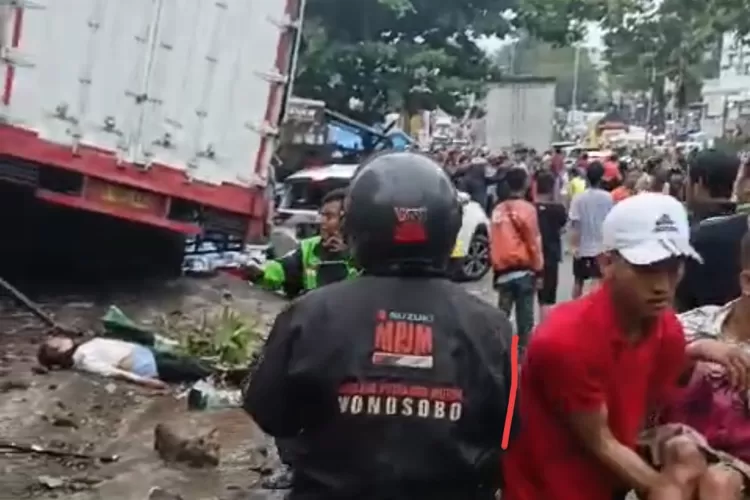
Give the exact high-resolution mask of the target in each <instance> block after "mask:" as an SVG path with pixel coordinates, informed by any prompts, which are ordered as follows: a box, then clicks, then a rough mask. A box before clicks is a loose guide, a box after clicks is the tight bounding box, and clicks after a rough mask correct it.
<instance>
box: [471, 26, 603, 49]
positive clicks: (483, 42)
mask: <svg viewBox="0 0 750 500" xmlns="http://www.w3.org/2000/svg"><path fill="white" fill-rule="evenodd" d="M602 36H603V33H602V29H601V28H600V27H599V25H598V24H597V23H590V25H589V27H588V34H587V36H586V38H585V40H584V41H583V44H584V46H586V47H590V48H592V49H597V50H601V49H602V48H604V44H603V42H602ZM506 43H509V40H508V39H507V38H505V39H503V38H497V37H492V38H484V39H480V40H479V41H477V44H478V45H479V46H480V47H482V48H483V49H484V50H486V51H487V52H493V51H495V50H496V49H497V48H498V47H502V46H503V45H505V44H506Z"/></svg>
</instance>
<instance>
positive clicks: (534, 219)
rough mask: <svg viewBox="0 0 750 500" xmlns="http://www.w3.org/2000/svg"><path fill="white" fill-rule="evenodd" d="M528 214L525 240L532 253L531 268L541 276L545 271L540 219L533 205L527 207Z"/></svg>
mask: <svg viewBox="0 0 750 500" xmlns="http://www.w3.org/2000/svg"><path fill="white" fill-rule="evenodd" d="M527 209H528V210H527V214H526V217H524V229H525V230H524V235H523V237H524V239H525V240H526V245H527V247H528V248H529V251H530V252H531V255H530V257H531V268H532V269H533V270H534V271H535V272H536V273H537V274H540V273H541V272H542V270H543V269H544V253H543V251H542V235H541V233H540V232H539V217H538V214H537V211H536V208H534V206H533V205H531V204H529V205H528V206H527Z"/></svg>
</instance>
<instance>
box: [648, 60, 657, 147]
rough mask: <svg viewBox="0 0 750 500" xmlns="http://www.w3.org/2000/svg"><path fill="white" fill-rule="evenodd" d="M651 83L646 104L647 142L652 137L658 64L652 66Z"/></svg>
mask: <svg viewBox="0 0 750 500" xmlns="http://www.w3.org/2000/svg"><path fill="white" fill-rule="evenodd" d="M649 81H650V85H649V89H648V101H647V105H646V144H648V143H649V138H650V137H651V116H652V114H653V108H654V85H656V64H654V65H653V66H652V67H651V78H650V79H649Z"/></svg>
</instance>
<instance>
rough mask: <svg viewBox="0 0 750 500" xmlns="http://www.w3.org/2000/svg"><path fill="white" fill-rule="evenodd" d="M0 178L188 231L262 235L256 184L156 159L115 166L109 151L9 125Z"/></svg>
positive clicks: (2, 129) (3, 129)
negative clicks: (198, 173) (218, 181)
mask: <svg viewBox="0 0 750 500" xmlns="http://www.w3.org/2000/svg"><path fill="white" fill-rule="evenodd" d="M0 182H9V183H13V184H18V185H21V186H25V187H28V188H31V189H33V190H34V192H35V196H36V197H37V198H38V199H40V200H42V201H45V202H47V203H53V204H57V205H63V206H67V207H70V208H74V209H78V210H86V211H89V212H97V213H101V214H104V215H107V216H111V217H117V218H120V219H126V220H130V221H133V222H138V223H142V224H147V225H150V226H155V227H159V228H162V229H166V230H169V231H173V232H176V233H181V234H185V235H198V234H201V233H203V232H205V231H217V232H223V233H226V234H231V235H233V236H238V237H241V238H243V239H244V240H246V241H260V240H262V239H263V238H264V237H265V236H267V235H266V232H267V226H268V224H267V221H266V219H267V212H268V203H267V201H266V199H265V190H264V189H263V188H261V187H253V188H247V187H242V186H238V185H228V184H222V185H210V184H206V183H203V182H197V181H190V180H189V179H188V177H187V176H186V175H185V174H184V173H183V172H181V171H179V170H175V169H172V168H168V167H166V166H163V165H158V164H154V165H153V166H151V167H149V168H144V167H142V166H138V165H130V164H124V165H118V164H117V161H116V159H115V158H114V156H112V155H111V154H107V153H103V152H101V151H98V150H96V149H93V148H87V147H81V148H79V149H78V151H76V153H75V154H74V153H73V151H72V150H71V148H70V147H66V146H63V145H56V144H52V143H49V142H46V141H42V140H39V139H38V138H37V137H36V135H35V134H33V133H31V132H28V131H25V130H19V129H17V128H14V127H10V126H7V125H0ZM198 213H200V214H201V220H200V221H197V220H195V219H196V218H195V217H194V214H198Z"/></svg>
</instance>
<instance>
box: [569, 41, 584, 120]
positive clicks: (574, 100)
mask: <svg viewBox="0 0 750 500" xmlns="http://www.w3.org/2000/svg"><path fill="white" fill-rule="evenodd" d="M580 65H581V46H580V45H579V44H576V48H575V56H574V57H573V95H572V96H571V98H570V110H571V111H572V112H573V113H574V114H575V112H576V110H577V109H578V72H579V67H580Z"/></svg>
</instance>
